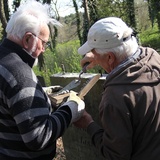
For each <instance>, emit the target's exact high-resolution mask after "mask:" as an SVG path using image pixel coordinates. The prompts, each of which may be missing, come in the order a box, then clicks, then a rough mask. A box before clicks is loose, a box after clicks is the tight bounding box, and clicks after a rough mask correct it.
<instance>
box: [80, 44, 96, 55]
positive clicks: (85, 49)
mask: <svg viewBox="0 0 160 160" xmlns="http://www.w3.org/2000/svg"><path fill="white" fill-rule="evenodd" d="M92 49H93V48H91V47H90V46H89V45H88V42H86V43H84V44H83V45H82V46H81V47H80V48H79V49H78V53H79V54H80V55H85V54H86V53H88V52H89V51H91V50H92Z"/></svg>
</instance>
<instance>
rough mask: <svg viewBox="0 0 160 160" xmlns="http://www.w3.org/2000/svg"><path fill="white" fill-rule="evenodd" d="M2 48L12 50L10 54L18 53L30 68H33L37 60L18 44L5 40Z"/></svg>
mask: <svg viewBox="0 0 160 160" xmlns="http://www.w3.org/2000/svg"><path fill="white" fill-rule="evenodd" d="M1 46H3V47H5V48H7V49H8V50H10V52H9V53H13V52H14V53H16V54H17V55H18V56H19V57H20V58H21V59H22V60H23V61H24V62H25V63H27V64H28V65H29V66H30V67H33V65H34V62H35V58H33V57H32V56H31V55H29V53H28V52H27V51H26V50H25V49H24V48H22V47H21V46H20V45H18V44H17V43H15V42H13V41H11V40H9V39H7V38H5V39H4V40H3V42H2V44H1Z"/></svg>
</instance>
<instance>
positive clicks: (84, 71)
mask: <svg viewBox="0 0 160 160" xmlns="http://www.w3.org/2000/svg"><path fill="white" fill-rule="evenodd" d="M89 63H90V62H87V63H85V64H84V66H83V68H82V70H81V71H80V73H79V77H78V81H77V82H76V83H79V82H80V81H81V75H82V74H83V73H86V72H87V70H86V68H87V66H88V65H89Z"/></svg>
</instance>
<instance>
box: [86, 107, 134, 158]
mask: <svg viewBox="0 0 160 160" xmlns="http://www.w3.org/2000/svg"><path fill="white" fill-rule="evenodd" d="M101 122H102V126H103V129H102V128H101V127H100V126H98V124H96V123H95V122H93V123H91V124H90V125H89V126H88V128H87V131H88V133H89V134H90V135H91V137H92V142H93V144H94V145H95V147H96V148H97V149H98V151H99V152H100V153H101V154H102V156H103V157H105V158H106V159H107V160H112V159H114V160H129V159H130V155H131V151H132V129H131V124H130V120H129V116H128V115H127V114H125V113H124V112H122V111H120V110H119V109H117V108H116V107H113V106H112V105H108V106H106V107H105V109H104V110H103V114H102V116H101Z"/></svg>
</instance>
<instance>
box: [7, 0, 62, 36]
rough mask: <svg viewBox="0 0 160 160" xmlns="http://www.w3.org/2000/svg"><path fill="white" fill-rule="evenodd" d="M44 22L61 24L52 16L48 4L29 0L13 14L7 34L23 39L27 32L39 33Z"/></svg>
mask: <svg viewBox="0 0 160 160" xmlns="http://www.w3.org/2000/svg"><path fill="white" fill-rule="evenodd" d="M43 24H47V25H49V24H50V25H53V26H61V24H60V23H59V22H58V21H57V20H55V19H53V18H51V17H50V15H49V5H48V4H41V3H40V2H37V1H35V0H27V2H25V3H22V4H21V5H20V6H19V8H18V9H17V11H16V12H14V13H13V14H12V16H11V18H10V20H9V22H8V24H7V27H6V32H7V36H12V37H14V38H18V39H22V37H23V36H24V35H25V33H26V32H32V33H34V34H35V35H38V34H39V32H40V28H41V26H42V25H43Z"/></svg>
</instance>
